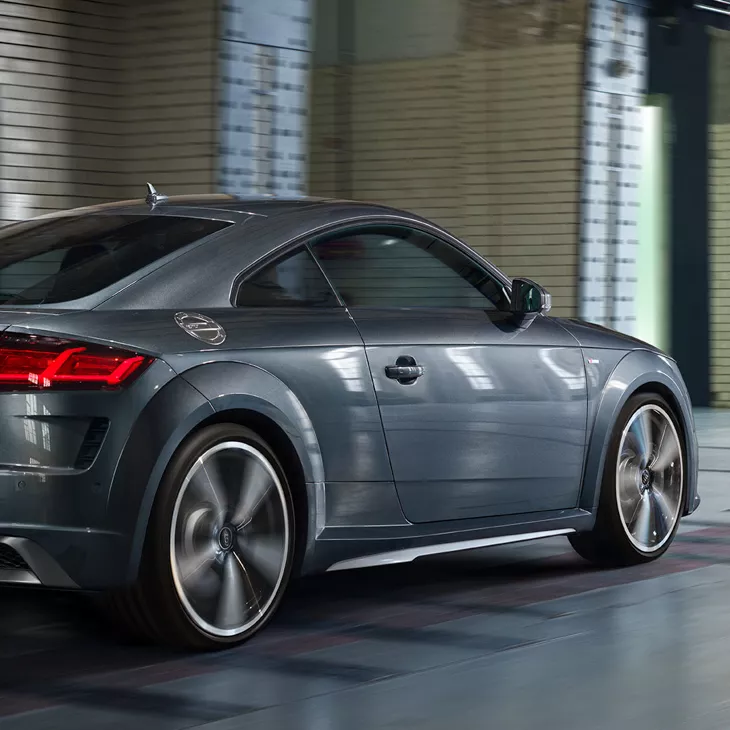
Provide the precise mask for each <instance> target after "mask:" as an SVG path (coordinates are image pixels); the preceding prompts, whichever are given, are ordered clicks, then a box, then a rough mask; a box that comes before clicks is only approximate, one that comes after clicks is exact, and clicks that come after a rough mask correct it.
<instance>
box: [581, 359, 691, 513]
mask: <svg viewBox="0 0 730 730" xmlns="http://www.w3.org/2000/svg"><path fill="white" fill-rule="evenodd" d="M642 355H643V356H645V357H648V358H651V360H652V361H653V363H654V364H655V365H656V366H657V367H655V369H651V368H649V367H647V364H646V362H644V364H642V363H641V360H644V359H645V357H640V356H642ZM612 382H613V383H620V385H621V388H620V390H619V389H618V388H617V389H616V392H615V394H612V393H611V392H610V390H609V388H610V387H611V383H612ZM652 392H654V393H656V395H659V396H661V397H663V398H664V399H665V400H666V401H667V403H668V404H669V405H670V406H671V407H672V410H673V413H674V416H675V417H676V419H677V421H678V422H679V425H680V427H681V430H682V440H683V444H684V447H685V453H686V456H687V465H686V478H685V479H686V488H685V495H684V499H685V510H686V509H687V508H688V507H689V506H690V500H691V499H692V497H693V494H694V493H695V492H696V483H695V481H694V477H693V472H694V470H695V466H696V461H697V454H696V453H695V449H694V445H693V443H692V441H691V431H692V429H691V427H690V423H691V420H690V419H691V417H692V416H691V413H687V412H686V411H685V409H684V407H683V403H684V400H685V398H684V397H683V396H684V394H683V388H682V386H681V385H680V383H678V382H677V380H676V377H675V375H674V374H673V373H672V368H671V367H670V366H669V365H668V364H667V361H666V359H665V358H664V357H662V356H660V355H656V354H654V353H652V352H649V351H646V350H636V351H632V352H630V353H627V355H626V356H625V357H624V358H622V359H621V360H620V361H619V363H618V364H617V365H616V367H615V368H614V370H613V372H612V373H611V375H610V376H609V378H608V380H607V382H606V385H604V388H603V392H602V394H601V398H600V401H599V404H598V406H597V408H596V414H595V416H594V418H593V423H592V425H591V429H590V433H589V434H588V439H587V447H586V457H585V463H584V471H583V485H582V489H581V494H580V499H579V503H578V506H579V507H580V508H581V509H585V510H587V511H589V512H591V513H592V514H594V515H595V513H596V510H597V508H598V500H599V497H600V492H601V481H602V475H603V469H604V466H605V463H606V456H607V453H608V449H609V446H610V442H611V435H612V433H613V427H614V424H615V423H616V420H617V418H618V416H619V414H620V413H621V410H622V409H623V407H624V406H625V405H626V403H627V402H628V401H629V399H630V398H632V397H633V396H634V395H636V394H637V393H652ZM683 513H684V510H683Z"/></svg>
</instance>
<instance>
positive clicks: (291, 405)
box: [110, 363, 325, 582]
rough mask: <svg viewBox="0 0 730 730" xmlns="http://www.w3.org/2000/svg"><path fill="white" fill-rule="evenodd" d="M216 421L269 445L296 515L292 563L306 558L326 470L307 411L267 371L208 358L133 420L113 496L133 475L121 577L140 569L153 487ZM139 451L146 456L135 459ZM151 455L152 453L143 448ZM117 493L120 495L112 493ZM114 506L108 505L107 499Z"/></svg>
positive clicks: (316, 528)
mask: <svg viewBox="0 0 730 730" xmlns="http://www.w3.org/2000/svg"><path fill="white" fill-rule="evenodd" d="M217 423H235V424H237V425H241V426H246V427H247V428H250V429H251V430H252V431H254V432H256V433H257V434H258V435H259V436H261V438H263V439H264V440H265V441H266V442H267V443H268V444H269V446H271V448H272V449H273V451H274V453H275V454H276V456H277V458H278V459H279V460H280V462H281V465H282V468H283V469H284V472H285V474H286V476H287V479H288V480H289V482H290V484H291V486H292V492H293V498H294V501H295V504H294V507H295V516H296V518H297V525H298V531H297V536H298V537H297V555H296V561H297V562H296V563H295V566H294V567H295V570H299V569H300V568H301V566H302V565H303V564H304V563H306V562H307V560H308V558H309V556H310V555H311V553H312V551H313V545H314V539H315V537H316V535H317V534H318V533H319V532H320V531H321V528H322V527H323V525H324V517H325V516H324V471H323V464H322V458H321V453H320V451H319V444H318V442H317V438H316V434H315V433H314V428H313V426H312V423H311V421H310V420H309V417H308V415H307V413H306V411H305V410H304V408H303V407H302V405H301V403H300V402H299V400H298V399H297V398H296V396H295V395H294V394H293V393H292V392H291V391H290V390H289V389H288V388H287V387H286V386H285V385H284V383H282V382H281V381H280V380H278V379H276V378H275V377H274V376H273V375H271V374H270V373H268V372H266V371H264V370H261V369H260V368H257V367H254V366H250V365H245V364H241V363H210V364H207V365H200V366H197V367H195V368H193V369H191V370H190V371H187V372H185V373H183V374H181V375H179V376H178V377H177V378H175V380H173V381H172V382H171V383H170V384H168V386H166V387H165V388H163V389H162V390H161V391H160V393H158V394H157V395H156V396H155V398H154V399H153V400H152V401H150V403H149V404H148V406H147V407H146V408H145V410H144V411H143V413H142V416H141V417H140V419H139V420H138V423H137V424H135V427H134V429H133V432H132V434H131V435H130V438H129V440H128V442H127V445H126V447H125V453H124V454H123V455H122V458H121V459H120V464H119V466H118V468H117V470H116V473H115V478H114V486H113V488H112V495H120V494H122V493H123V491H124V490H123V487H124V485H125V484H129V483H130V482H133V481H136V480H139V481H140V482H143V483H144V486H141V485H139V486H138V487H137V488H136V492H138V494H136V495H133V496H132V497H131V498H128V499H124V502H125V504H124V507H125V508H126V509H125V510H124V513H125V514H126V515H127V518H128V519H130V516H129V515H130V507H131V511H133V512H134V513H135V514H134V516H133V517H131V526H130V528H128V529H127V531H128V532H129V533H131V534H130V550H129V561H128V568H127V581H128V582H133V581H134V580H135V579H136V577H137V573H138V570H139V564H140V560H141V557H142V551H143V547H144V540H145V536H146V533H147V526H148V523H149V519H150V515H151V513H152V508H153V505H154V501H155V497H156V495H157V489H158V487H159V484H160V482H161V480H162V478H163V475H164V473H165V470H166V469H167V467H168V465H169V464H170V461H171V460H172V458H173V457H174V455H175V453H176V452H177V450H178V449H179V448H180V446H181V445H182V444H183V443H184V442H185V441H186V440H187V439H188V438H189V437H190V436H191V435H193V434H195V433H197V432H198V431H200V429H202V428H205V427H206V426H209V425H213V424H217ZM140 452H143V453H144V454H147V455H148V458H147V462H148V463H147V462H146V463H142V464H140V456H139V454H140ZM151 453H154V454H156V458H154V459H150V458H149V454H151ZM117 498H118V499H119V497H117ZM110 507H111V508H110V512H111V513H113V512H114V509H113V505H110Z"/></svg>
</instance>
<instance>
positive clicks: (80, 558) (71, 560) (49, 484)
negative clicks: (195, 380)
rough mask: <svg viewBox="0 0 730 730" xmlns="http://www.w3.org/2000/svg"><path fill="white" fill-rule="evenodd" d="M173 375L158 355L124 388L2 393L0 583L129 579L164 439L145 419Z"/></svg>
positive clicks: (70, 584) (92, 585)
mask: <svg viewBox="0 0 730 730" xmlns="http://www.w3.org/2000/svg"><path fill="white" fill-rule="evenodd" d="M174 375H175V374H174V372H173V371H172V370H171V369H170V368H169V367H168V366H167V365H166V364H165V363H163V362H161V361H158V362H157V363H155V364H154V365H153V366H152V367H151V368H150V369H149V370H148V371H147V372H145V373H144V374H143V375H142V377H141V378H140V379H139V380H138V381H136V382H135V383H134V384H133V385H132V386H131V387H130V388H129V389H128V390H125V391H123V392H109V393H89V392H67V393H37V394H11V393H2V394H0V442H1V443H2V445H0V583H3V584H9V583H14V584H23V585H42V586H46V587H50V588H62V589H74V588H78V589H82V590H102V589H105V588H110V587H115V586H120V585H124V584H125V583H127V582H128V581H129V574H130V571H129V563H130V554H131V546H132V542H133V536H134V534H135V530H136V529H137V520H138V517H139V513H140V501H141V499H142V497H143V495H144V493H145V490H146V488H147V486H148V480H149V476H150V474H149V469H148V468H147V467H146V464H147V462H148V461H150V460H152V461H154V460H155V458H156V457H158V456H159V455H160V452H161V450H162V446H163V445H164V441H163V440H164V438H165V433H163V432H162V431H164V429H159V430H158V429H157V428H156V427H155V424H154V423H150V421H149V419H148V418H147V417H146V416H147V414H148V412H149V411H148V409H149V407H150V404H151V403H155V399H156V398H158V397H159V394H161V393H164V392H165V390H166V389H165V386H166V385H168V384H169V383H171V382H173V383H177V382H178V381H179V379H176V378H175V377H174ZM180 387H182V386H178V388H177V389H175V395H176V396H177V399H178V400H181V399H182V396H181V393H180V390H179V388H180ZM187 387H188V388H189V386H187ZM168 400H169V396H168ZM162 408H163V410H166V411H167V413H170V408H169V402H167V401H165V403H164V404H163V406H162ZM158 409H159V407H158ZM101 422H104V426H105V427H104V428H101V429H100V428H98V426H99V424H100V423H101ZM139 430H141V431H142V432H143V434H144V437H143V438H137V439H136V440H135V442H134V443H130V440H131V436H132V434H133V433H135V432H137V431H139ZM122 466H125V468H124V469H122V468H121V467H122Z"/></svg>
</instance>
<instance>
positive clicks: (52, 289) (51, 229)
mask: <svg viewBox="0 0 730 730" xmlns="http://www.w3.org/2000/svg"><path fill="white" fill-rule="evenodd" d="M230 225H232V224H231V223H230V222H228V221H217V220H209V219H204V218H187V217H182V216H157V215H155V216H152V215H93V214H91V215H82V216H63V217H59V218H50V219H45V220H39V221H37V222H36V223H33V222H32V221H31V222H30V223H23V224H20V225H17V226H11V227H9V228H7V229H6V230H4V231H2V232H0V304H20V305H23V304H24V305H29V304H58V303H60V302H69V301H72V300H74V299H80V298H82V297H85V296H89V295H91V294H95V293H96V292H98V291H101V290H102V289H105V288H106V287H108V286H111V285H113V284H115V283H116V282H118V281H120V280H122V279H124V278H125V277H127V276H129V275H131V274H134V272H135V271H139V270H140V269H143V268H144V267H145V266H148V265H149V264H151V263H154V262H155V261H158V260H159V259H162V258H164V257H165V256H168V255H169V254H171V253H174V252H175V251H179V250H181V249H183V248H185V247H186V246H190V245H192V244H193V243H195V242H196V241H200V240H201V239H203V238H205V237H206V236H209V235H211V234H213V233H216V232H217V231H220V230H222V229H223V228H226V227H228V226H230Z"/></svg>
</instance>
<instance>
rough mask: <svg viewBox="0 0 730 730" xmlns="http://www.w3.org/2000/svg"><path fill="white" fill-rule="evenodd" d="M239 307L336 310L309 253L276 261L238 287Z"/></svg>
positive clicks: (302, 252) (317, 267) (304, 252)
mask: <svg viewBox="0 0 730 730" xmlns="http://www.w3.org/2000/svg"><path fill="white" fill-rule="evenodd" d="M236 305H237V306H239V307H336V306H339V302H338V301H337V297H336V296H335V294H334V292H333V291H332V288H331V287H330V285H329V284H328V283H327V279H325V277H324V276H323V275H322V272H321V271H320V268H319V266H317V264H316V262H315V261H314V259H313V258H312V256H311V254H310V253H309V251H307V250H306V249H300V250H299V251H298V252H297V253H295V254H292V255H291V256H287V257H286V258H284V259H279V260H278V261H277V262H276V263H273V264H271V266H267V267H266V268H265V269H262V270H261V271H259V272H258V273H257V274H254V276H252V277H251V278H250V279H247V280H246V281H244V282H243V284H241V287H240V289H239V290H238V297H237V299H236Z"/></svg>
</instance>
